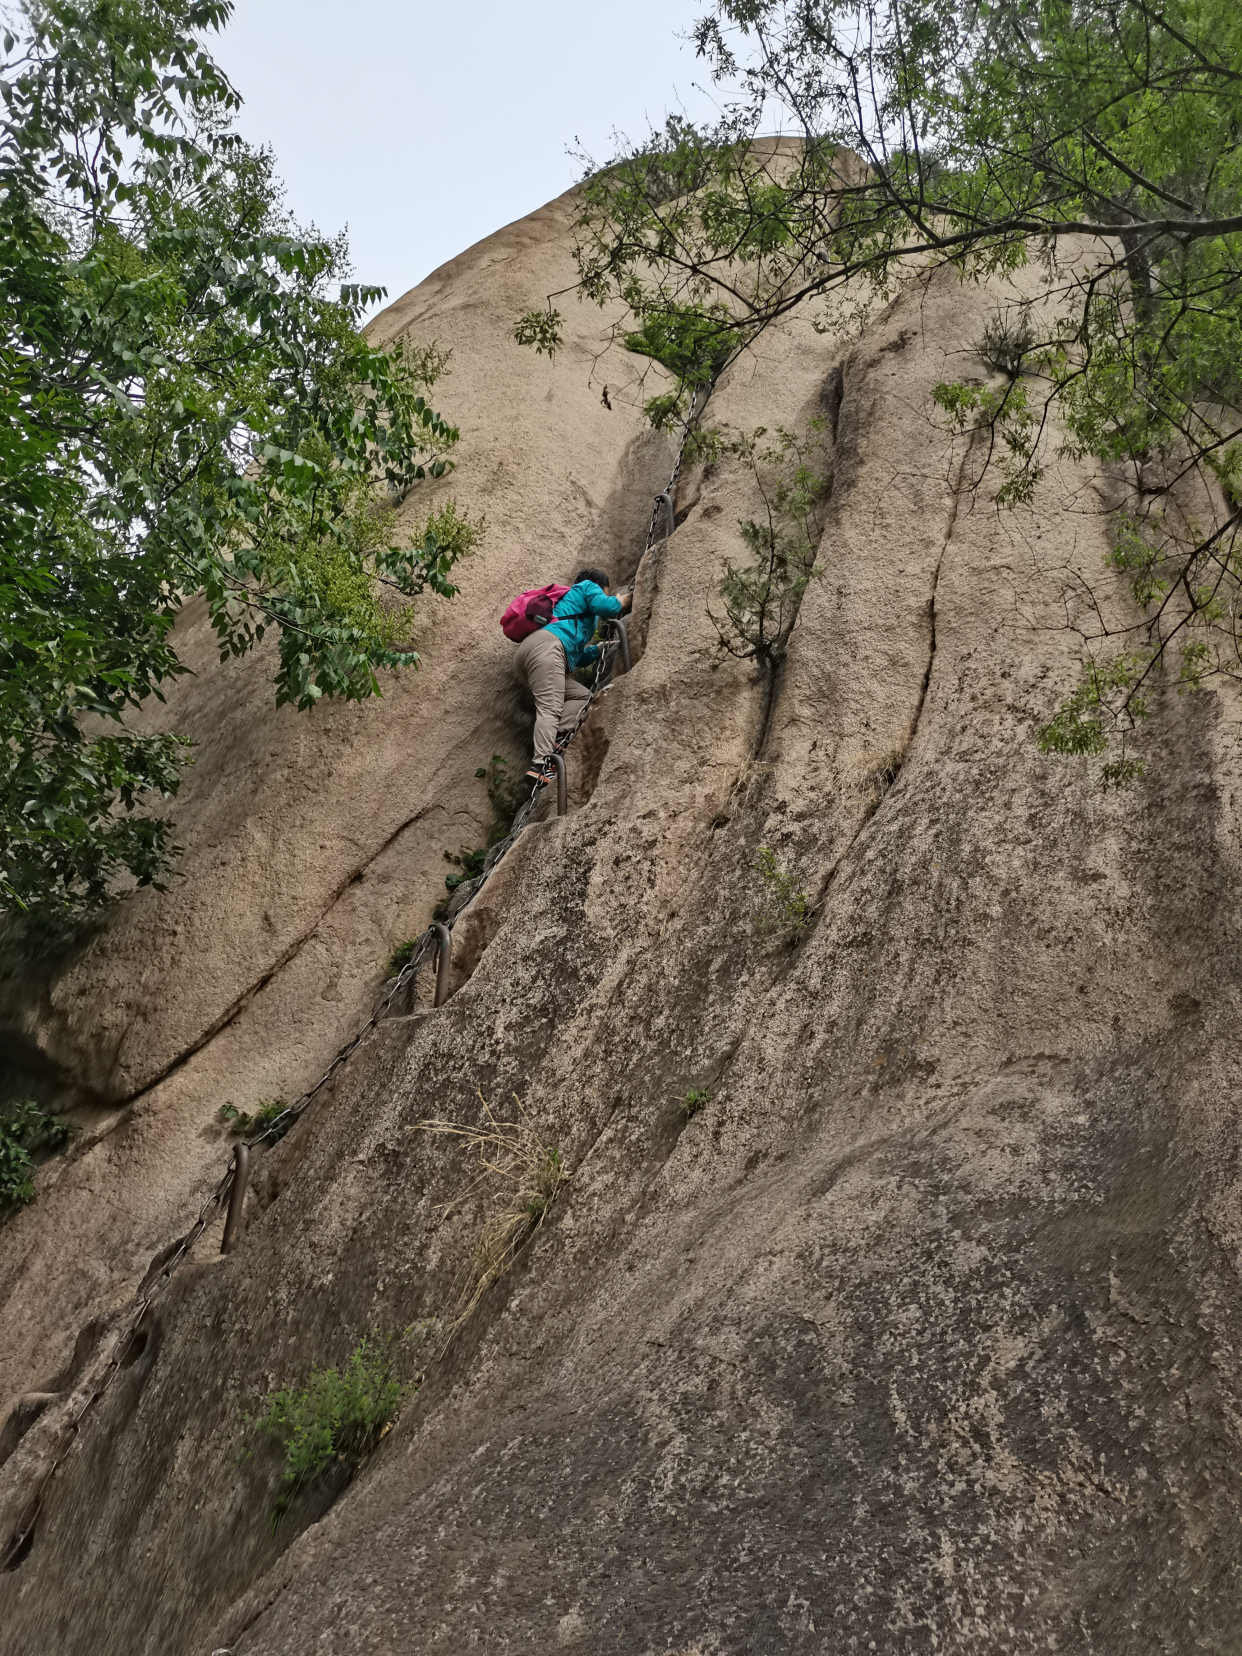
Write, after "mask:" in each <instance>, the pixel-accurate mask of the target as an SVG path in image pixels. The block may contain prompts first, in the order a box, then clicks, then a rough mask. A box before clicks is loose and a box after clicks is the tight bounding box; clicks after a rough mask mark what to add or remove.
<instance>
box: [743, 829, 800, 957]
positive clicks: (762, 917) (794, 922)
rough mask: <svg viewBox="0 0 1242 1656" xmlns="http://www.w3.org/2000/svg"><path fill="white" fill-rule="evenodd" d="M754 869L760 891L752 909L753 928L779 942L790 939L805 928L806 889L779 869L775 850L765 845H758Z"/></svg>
mask: <svg viewBox="0 0 1242 1656" xmlns="http://www.w3.org/2000/svg"><path fill="white" fill-rule="evenodd" d="M755 872H756V873H757V874H758V875H759V878H760V879H761V880H762V882H763V892H762V895H761V896H760V898H759V901H758V903H756V905H755V910H754V922H755V930H756V931H757V932H758V933H759V935H760V937H770V938H773V939H774V940H777V941H780V942H782V943H789V942H792V941H793V940H794V939H795V938H798V937H800V936H801V935H802V933H803V932H804V931H805V930H806V927H807V921H808V913H807V911H808V907H809V901H808V898H807V895H806V892H805V891H803V890H802V888H801V887H800V886H799V884H798V882H797V880H796V879H795V878H794V876H793V875H792V874H787V873H785V872H784V871H783V870H782V868H781V867H780V864H779V863H778V862H777V860H776V853H775V851H773V850H771V849H770V848H769V847H768V846H766V845H761V846H760V847H759V855H758V856H757V857H756V858H755Z"/></svg>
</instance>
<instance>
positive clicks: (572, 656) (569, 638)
mask: <svg viewBox="0 0 1242 1656" xmlns="http://www.w3.org/2000/svg"><path fill="white" fill-rule="evenodd" d="M620 614H621V600H620V599H619V598H610V597H609V596H608V594H607V593H606V592H605V591H604V589H603V587H597V586H596V584H595V582H594V581H579V582H578V584H577V586H571V587H570V589H569V591H568V592H567V593H566V594H565V596H564V597H563V598H562V599H560V601H559V602H558V603H557V606H556V608H555V609H554V610H553V611H552V619H551V621H549V622H548V631H549V632H550V633H555V634H556V636H557V637H558V638H559V639H560V641H561V643H562V644H563V645H564V646H565V666H566V669H567V670H568V671H569V672H571V673H572V672H575V671H576V670H577V669H578V668H579V667H581V666H582V663H583V662H584V661H594V660H595V658H596V656H597V655H598V654H599V646H598V645H596V644H592V643H591V640H592V639H593V638H594V637H595V624H596V621H597V620H598V619H599V617H600V616H603V615H620Z"/></svg>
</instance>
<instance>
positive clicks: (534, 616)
mask: <svg viewBox="0 0 1242 1656" xmlns="http://www.w3.org/2000/svg"><path fill="white" fill-rule="evenodd" d="M568 591H569V588H568V587H567V586H556V585H553V586H545V587H533V588H532V589H531V591H530V592H519V593H518V595H517V597H516V598H515V599H514V600H513V602H512V603H511V604H510V605H509V607H508V609H507V610H506V611H505V613H504V614H503V615H502V616H501V618H500V630H501V632H502V633H504V635H505V637H506V638H511V639H512V640H513V642H514V643H515V644H520V643H521V642H522V640H523V639H524V638H529V637H530V635H531V633H533V632H538V630H539V628H540V627H546V626H547V624H548V622H549V621H550V620H551V619H552V611H553V609H554V608H555V606H556V605H557V604H558V603H559V602H560V600H561V599H562V598H563V597H564V596H565V594H566V593H567V592H568Z"/></svg>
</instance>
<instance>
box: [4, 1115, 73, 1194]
mask: <svg viewBox="0 0 1242 1656" xmlns="http://www.w3.org/2000/svg"><path fill="white" fill-rule="evenodd" d="M72 1131H73V1128H72V1127H70V1126H69V1124H68V1122H66V1121H61V1120H60V1119H59V1118H58V1117H57V1116H52V1115H46V1114H45V1113H44V1112H43V1111H42V1110H41V1109H40V1108H39V1106H38V1105H37V1104H36V1103H34V1101H33V1100H32V1099H22V1100H21V1101H20V1102H18V1103H16V1104H10V1105H8V1106H6V1109H5V1112H4V1114H3V1115H0V1215H4V1214H6V1213H9V1212H12V1211H13V1209H15V1208H18V1207H21V1206H23V1205H24V1204H25V1203H26V1202H29V1201H32V1200H33V1199H34V1193H35V1187H34V1181H33V1180H32V1178H31V1176H30V1175H31V1172H32V1171H33V1168H34V1157H35V1156H36V1155H37V1154H38V1152H39V1151H40V1150H58V1149H59V1148H60V1146H61V1145H62V1144H63V1143H64V1142H65V1140H66V1139H67V1138H68V1137H69V1135H70V1133H72Z"/></svg>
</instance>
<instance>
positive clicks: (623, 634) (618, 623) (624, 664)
mask: <svg viewBox="0 0 1242 1656" xmlns="http://www.w3.org/2000/svg"><path fill="white" fill-rule="evenodd" d="M612 624H613V626H614V627H615V628H616V629H617V654H618V655H619V656H620V657H621V671H622V672H623V673H628V672H629V670H630V635H629V633H628V631H627V630H626V625H625V622H624V621H623V620H622V619H621V617H620V616H619V615H617V616H614V617H613V622H612Z"/></svg>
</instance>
